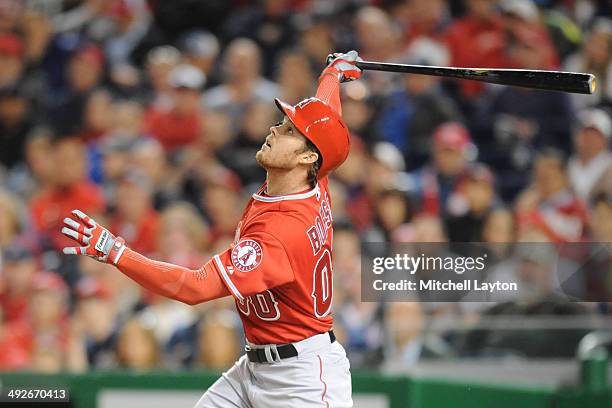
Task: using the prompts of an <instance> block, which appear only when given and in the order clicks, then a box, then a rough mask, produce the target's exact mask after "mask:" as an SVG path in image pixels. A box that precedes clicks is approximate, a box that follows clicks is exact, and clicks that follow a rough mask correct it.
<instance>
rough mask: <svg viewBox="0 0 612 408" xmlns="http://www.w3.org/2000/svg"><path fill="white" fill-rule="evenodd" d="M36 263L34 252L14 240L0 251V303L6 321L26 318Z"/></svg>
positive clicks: (36, 268)
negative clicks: (0, 265)
mask: <svg viewBox="0 0 612 408" xmlns="http://www.w3.org/2000/svg"><path fill="white" fill-rule="evenodd" d="M37 272H38V263H37V260H36V258H35V257H34V253H32V251H30V250H28V249H27V248H25V247H24V246H22V245H20V244H17V243H16V242H14V243H13V244H11V245H9V246H8V247H7V248H5V250H4V251H3V252H2V285H1V287H2V292H1V293H0V305H1V306H2V311H3V314H2V316H3V319H4V321H5V322H7V323H12V322H16V321H20V320H21V321H23V320H25V319H26V318H27V313H28V302H29V301H30V297H31V295H32V292H33V286H32V285H33V281H34V275H35V274H36V273H37Z"/></svg>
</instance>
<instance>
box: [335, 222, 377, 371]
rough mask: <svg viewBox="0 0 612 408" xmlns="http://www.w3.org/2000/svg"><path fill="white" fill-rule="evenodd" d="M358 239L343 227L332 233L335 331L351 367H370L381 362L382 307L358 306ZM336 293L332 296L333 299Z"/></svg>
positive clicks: (359, 286)
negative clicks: (345, 348)
mask: <svg viewBox="0 0 612 408" xmlns="http://www.w3.org/2000/svg"><path fill="white" fill-rule="evenodd" d="M359 254H360V244H359V236H358V235H357V234H355V232H354V231H351V230H350V229H348V228H346V227H344V228H342V227H340V228H338V227H336V228H335V229H334V275H335V276H334V279H335V287H336V288H338V287H340V288H342V289H341V290H340V291H337V292H340V296H335V299H334V305H335V306H334V310H335V316H336V321H335V325H336V326H335V327H336V328H337V331H338V336H339V338H340V339H341V341H343V343H344V344H345V345H346V346H345V347H347V350H348V353H347V355H348V356H349V359H350V362H351V366H352V367H362V368H367V367H373V366H377V365H378V364H379V363H380V362H381V360H382V349H383V341H384V340H383V335H384V328H383V320H382V314H383V307H382V304H381V303H378V302H367V303H364V302H361V279H359V273H360V256H359ZM336 294H337V293H334V295H336Z"/></svg>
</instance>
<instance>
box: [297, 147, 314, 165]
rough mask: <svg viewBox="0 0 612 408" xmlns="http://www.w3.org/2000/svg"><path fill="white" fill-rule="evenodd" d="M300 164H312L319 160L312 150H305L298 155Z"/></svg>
mask: <svg viewBox="0 0 612 408" xmlns="http://www.w3.org/2000/svg"><path fill="white" fill-rule="evenodd" d="M298 160H299V163H300V164H313V163H316V161H317V160H319V155H318V154H317V152H313V151H312V150H307V151H305V152H303V153H300V156H299V158H298Z"/></svg>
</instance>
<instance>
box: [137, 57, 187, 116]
mask: <svg viewBox="0 0 612 408" xmlns="http://www.w3.org/2000/svg"><path fill="white" fill-rule="evenodd" d="M180 62H181V53H180V52H179V50H177V49H176V48H175V47H172V46H170V45H162V46H158V47H155V48H152V49H151V50H150V51H149V52H148V53H147V57H146V61H145V71H146V73H147V78H148V80H149V87H150V89H149V90H150V92H149V95H147V96H148V98H147V100H148V101H149V106H150V108H151V109H153V110H158V111H167V110H169V109H171V108H172V99H171V97H170V94H171V92H172V87H171V85H170V72H171V71H172V70H173V69H174V68H175V67H176V66H177V65H178V64H179V63H180Z"/></svg>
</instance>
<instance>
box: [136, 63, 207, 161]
mask: <svg viewBox="0 0 612 408" xmlns="http://www.w3.org/2000/svg"><path fill="white" fill-rule="evenodd" d="M168 81H169V83H170V86H171V87H172V90H171V92H170V97H171V100H172V108H171V109H168V110H160V109H155V108H153V109H151V110H149V112H147V114H146V116H145V119H144V129H145V132H146V133H148V134H150V135H152V136H153V137H154V138H156V139H157V140H159V142H160V143H161V144H162V145H163V146H164V148H165V149H166V151H167V152H169V153H175V152H176V151H177V150H178V149H181V148H184V147H187V146H189V145H190V144H192V143H194V142H195V141H196V140H197V138H198V137H199V135H200V126H201V123H200V90H201V89H202V87H203V86H204V83H205V82H206V78H205V77H204V74H202V72H201V71H200V70H199V69H198V68H196V67H194V66H192V65H186V64H183V65H178V66H177V67H175V68H173V69H172V71H170V74H169V78H168Z"/></svg>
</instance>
